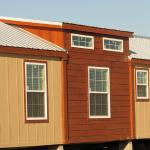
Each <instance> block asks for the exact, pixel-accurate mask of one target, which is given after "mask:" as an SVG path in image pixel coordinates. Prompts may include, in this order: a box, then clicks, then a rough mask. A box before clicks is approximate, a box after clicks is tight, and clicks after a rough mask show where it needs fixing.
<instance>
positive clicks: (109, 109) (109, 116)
mask: <svg viewBox="0 0 150 150" xmlns="http://www.w3.org/2000/svg"><path fill="white" fill-rule="evenodd" d="M91 68H94V69H107V70H108V74H107V75H108V76H107V78H108V85H107V86H108V87H107V88H108V92H91V91H90V78H89V77H90V71H89V70H90V69H91ZM90 93H107V94H108V115H107V116H92V115H90ZM88 105H89V106H88V108H89V118H90V119H102V118H111V108H110V69H109V68H108V67H95V66H88Z"/></svg>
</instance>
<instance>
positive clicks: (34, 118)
mask: <svg viewBox="0 0 150 150" xmlns="http://www.w3.org/2000/svg"><path fill="white" fill-rule="evenodd" d="M28 64H32V65H42V66H44V68H45V69H44V74H45V90H44V91H43V90H27V69H26V68H27V65H28ZM46 72H47V64H46V63H42V62H30V61H29V62H25V95H26V120H28V121H29V120H47V119H48V115H47V113H48V112H47V107H48V106H47V73H46ZM29 91H30V92H42V93H44V109H45V110H44V111H45V112H44V114H45V116H44V117H28V114H27V113H28V110H27V93H28V92H29Z"/></svg>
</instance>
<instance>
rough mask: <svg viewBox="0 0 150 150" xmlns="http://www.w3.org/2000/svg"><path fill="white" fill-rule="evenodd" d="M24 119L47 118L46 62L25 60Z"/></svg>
mask: <svg viewBox="0 0 150 150" xmlns="http://www.w3.org/2000/svg"><path fill="white" fill-rule="evenodd" d="M25 87H26V120H47V84H46V63H40V62H25Z"/></svg>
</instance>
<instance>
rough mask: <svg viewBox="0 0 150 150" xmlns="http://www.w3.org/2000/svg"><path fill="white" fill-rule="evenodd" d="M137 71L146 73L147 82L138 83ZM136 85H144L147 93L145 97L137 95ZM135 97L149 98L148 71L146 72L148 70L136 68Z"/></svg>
mask: <svg viewBox="0 0 150 150" xmlns="http://www.w3.org/2000/svg"><path fill="white" fill-rule="evenodd" d="M138 72H146V73H147V83H146V84H138V81H137V73H138ZM138 85H145V86H146V92H147V95H146V96H145V97H139V96H138V91H137V86H138ZM136 97H137V99H148V98H149V72H148V70H144V69H143V70H142V69H136Z"/></svg>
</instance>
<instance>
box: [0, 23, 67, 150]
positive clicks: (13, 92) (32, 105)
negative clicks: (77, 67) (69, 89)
mask: <svg viewBox="0 0 150 150" xmlns="http://www.w3.org/2000/svg"><path fill="white" fill-rule="evenodd" d="M65 57H66V54H65V49H63V48H61V47H59V46H57V45H55V44H53V43H51V42H48V41H46V40H44V39H42V38H40V37H38V36H36V35H33V34H31V33H30V32H28V31H26V30H24V29H22V28H19V27H17V26H13V25H8V24H5V23H2V22H0V72H1V74H0V83H1V84H0V103H1V105H0V118H1V119H0V148H15V147H20V148H21V147H28V146H44V145H54V144H61V143H64V137H63V136H64V133H63V113H62V111H63V107H62V106H63V104H62V103H63V97H64V96H63V89H64V88H63V85H64V84H63V76H64V73H63V66H64V65H63V64H64V62H63V59H64V58H65Z"/></svg>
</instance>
